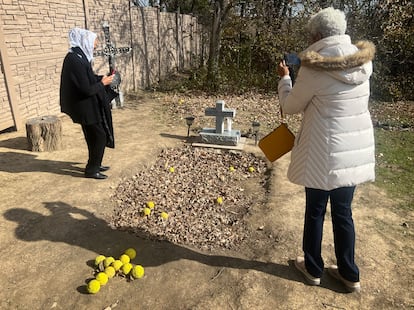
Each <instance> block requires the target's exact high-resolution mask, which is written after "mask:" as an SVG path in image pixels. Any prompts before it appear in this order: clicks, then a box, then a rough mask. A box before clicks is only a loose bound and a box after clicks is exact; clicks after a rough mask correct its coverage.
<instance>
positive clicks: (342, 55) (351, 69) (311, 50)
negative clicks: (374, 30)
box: [299, 35, 375, 84]
mask: <svg viewBox="0 0 414 310" xmlns="http://www.w3.org/2000/svg"><path fill="white" fill-rule="evenodd" d="M374 56H375V45H374V44H373V43H372V42H369V41H359V42H357V43H356V44H355V45H353V44H352V43H351V39H350V37H349V36H348V35H338V36H331V37H327V38H324V39H322V40H319V41H318V42H316V43H314V44H312V45H311V46H309V47H308V48H307V49H306V50H305V51H303V52H302V53H300V55H299V57H300V59H301V66H305V67H309V68H311V69H314V70H322V71H327V73H328V74H329V75H331V76H333V77H335V78H336V79H338V80H341V81H343V82H345V83H349V84H360V83H362V82H364V81H365V80H367V79H369V77H370V76H371V74H372V60H373V58H374Z"/></svg>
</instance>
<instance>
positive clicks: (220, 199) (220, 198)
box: [216, 197, 223, 205]
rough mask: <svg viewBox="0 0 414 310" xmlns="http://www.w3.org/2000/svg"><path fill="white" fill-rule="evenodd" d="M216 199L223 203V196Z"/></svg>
mask: <svg viewBox="0 0 414 310" xmlns="http://www.w3.org/2000/svg"><path fill="white" fill-rule="evenodd" d="M216 201H217V203H218V204H219V205H221V204H222V203H223V198H222V197H218V198H217V200H216Z"/></svg>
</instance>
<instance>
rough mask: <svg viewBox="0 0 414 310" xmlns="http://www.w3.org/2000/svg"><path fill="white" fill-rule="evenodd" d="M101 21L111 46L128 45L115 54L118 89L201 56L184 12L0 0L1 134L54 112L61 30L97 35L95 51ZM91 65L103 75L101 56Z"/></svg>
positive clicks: (82, 1)
mask: <svg viewBox="0 0 414 310" xmlns="http://www.w3.org/2000/svg"><path fill="white" fill-rule="evenodd" d="M104 21H107V22H108V23H109V25H110V33H111V41H112V42H113V43H114V44H115V45H116V47H126V46H131V47H132V52H131V53H129V54H127V55H122V56H118V57H117V58H116V59H115V65H116V69H117V70H118V71H119V72H120V73H121V74H122V84H121V90H122V91H123V92H125V93H126V92H128V91H133V90H137V89H143V88H146V87H150V86H151V85H153V84H154V83H156V82H157V81H159V80H160V79H162V78H163V77H165V76H167V75H168V74H169V73H171V72H175V71H177V70H180V69H184V68H189V67H191V66H193V65H195V64H196V63H197V57H198V55H200V54H201V48H202V47H201V44H200V42H201V41H200V37H201V31H200V29H201V27H200V25H198V22H197V19H196V18H195V17H192V16H189V15H182V14H175V13H161V12H160V11H159V10H158V9H157V8H152V7H146V8H142V7H136V6H133V5H132V4H131V1H128V0H89V1H88V0H73V1H57V0H54V1H52V0H0V51H1V57H0V63H1V66H2V72H1V74H0V95H1V97H0V131H1V130H4V129H6V128H8V127H16V128H17V129H20V128H23V127H22V124H24V122H25V120H27V119H28V118H32V117H37V116H42V115H51V114H59V113H60V106H59V85H60V71H61V66H62V61H63V58H64V56H65V55H66V53H67V50H68V39H67V34H68V31H69V29H70V28H72V27H82V28H87V29H89V30H91V31H94V32H96V33H97V34H98V39H99V41H100V42H101V44H100V46H99V47H98V49H100V48H102V47H103V44H104V42H105V39H104V35H103V31H102V24H103V22H104ZM94 69H95V71H96V72H97V73H98V74H106V73H107V72H108V62H107V59H105V57H95V60H94Z"/></svg>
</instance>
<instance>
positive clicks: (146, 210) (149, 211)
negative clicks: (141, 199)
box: [144, 208, 151, 216]
mask: <svg viewBox="0 0 414 310" xmlns="http://www.w3.org/2000/svg"><path fill="white" fill-rule="evenodd" d="M150 214H151V209H150V208H144V215H145V216H148V215H150Z"/></svg>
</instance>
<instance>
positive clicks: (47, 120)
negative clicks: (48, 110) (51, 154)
mask: <svg viewBox="0 0 414 310" xmlns="http://www.w3.org/2000/svg"><path fill="white" fill-rule="evenodd" d="M26 134H27V141H28V143H29V150H30V151H33V152H44V151H57V150H60V149H61V148H62V122H61V120H60V119H59V118H58V117H57V116H54V115H49V116H41V117H36V118H32V119H29V120H27V122H26Z"/></svg>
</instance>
